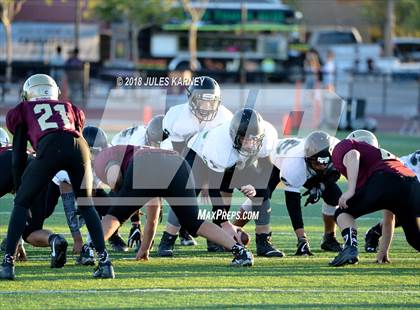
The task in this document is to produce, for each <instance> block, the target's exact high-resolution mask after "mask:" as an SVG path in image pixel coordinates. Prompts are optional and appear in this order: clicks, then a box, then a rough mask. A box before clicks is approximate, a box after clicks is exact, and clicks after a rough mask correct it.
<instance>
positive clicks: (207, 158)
mask: <svg viewBox="0 0 420 310" xmlns="http://www.w3.org/2000/svg"><path fill="white" fill-rule="evenodd" d="M263 125H264V139H263V142H262V147H261V149H260V151H259V152H258V154H257V156H256V157H255V159H258V158H263V157H267V156H269V155H270V154H271V152H272V149H273V148H274V147H275V145H276V141H277V131H276V129H275V128H274V127H273V125H271V124H270V123H268V122H266V121H264V123H263ZM229 128H230V122H225V123H224V124H222V125H220V126H218V127H216V128H213V129H211V130H205V131H202V132H200V133H198V134H196V135H195V136H194V137H193V138H192V139H191V140H190V141H189V143H188V147H189V148H190V149H192V150H193V151H195V152H196V153H197V155H198V156H200V158H201V159H203V161H204V162H205V163H206V165H207V166H208V167H209V168H210V169H212V170H214V171H217V172H223V171H225V169H228V168H231V167H232V166H234V165H235V164H238V166H239V167H240V166H242V165H243V163H245V162H246V161H247V160H248V159H249V157H246V156H244V155H241V154H239V153H238V151H237V150H235V149H234V148H233V141H232V138H231V136H230V133H229Z"/></svg>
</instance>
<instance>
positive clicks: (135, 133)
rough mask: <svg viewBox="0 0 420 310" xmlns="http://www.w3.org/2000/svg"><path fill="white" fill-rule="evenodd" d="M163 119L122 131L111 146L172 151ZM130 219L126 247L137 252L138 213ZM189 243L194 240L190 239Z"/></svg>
mask: <svg viewBox="0 0 420 310" xmlns="http://www.w3.org/2000/svg"><path fill="white" fill-rule="evenodd" d="M163 118H164V116H163V115H155V116H154V117H153V118H152V119H151V120H150V122H149V123H148V124H147V126H142V125H138V126H133V127H129V128H127V129H124V130H123V131H121V132H119V133H118V134H116V135H115V136H114V137H113V138H112V142H111V144H112V145H134V146H150V147H157V148H162V149H165V150H172V143H171V141H170V140H169V139H167V138H168V135H167V133H166V132H165V131H164V130H163ZM148 209H149V208H148ZM146 213H147V211H146ZM152 218H153V215H152ZM130 219H131V229H130V233H129V235H128V246H129V247H134V249H135V250H136V251H138V249H139V248H140V245H141V238H142V236H141V222H140V212H136V213H134V215H132V216H131V218H130ZM191 239H192V238H191ZM191 241H194V240H193V239H192V240H191Z"/></svg>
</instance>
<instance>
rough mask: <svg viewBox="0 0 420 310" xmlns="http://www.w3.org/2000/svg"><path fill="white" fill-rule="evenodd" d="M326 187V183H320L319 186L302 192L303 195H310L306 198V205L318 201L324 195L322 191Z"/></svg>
mask: <svg viewBox="0 0 420 310" xmlns="http://www.w3.org/2000/svg"><path fill="white" fill-rule="evenodd" d="M323 189H324V184H322V183H320V184H319V186H315V187H312V188H310V189H308V190H307V191H306V192H304V193H303V194H302V196H308V199H306V202H305V207H306V206H307V205H308V204H314V203H317V202H318V201H319V200H320V199H321V197H322V191H323Z"/></svg>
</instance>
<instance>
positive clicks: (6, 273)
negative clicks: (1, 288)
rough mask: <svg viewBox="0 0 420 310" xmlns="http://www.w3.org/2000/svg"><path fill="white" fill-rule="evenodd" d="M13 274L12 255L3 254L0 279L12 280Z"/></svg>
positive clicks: (14, 276) (13, 261)
mask: <svg viewBox="0 0 420 310" xmlns="http://www.w3.org/2000/svg"><path fill="white" fill-rule="evenodd" d="M15 278H16V275H15V260H14V257H13V256H10V255H5V256H4V259H3V263H2V264H1V265H0V279H2V280H14V279H15Z"/></svg>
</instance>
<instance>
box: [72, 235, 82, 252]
mask: <svg viewBox="0 0 420 310" xmlns="http://www.w3.org/2000/svg"><path fill="white" fill-rule="evenodd" d="M82 247H83V239H82V235H81V234H79V235H74V236H73V250H72V253H73V254H76V255H77V254H80V252H81V251H82Z"/></svg>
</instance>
